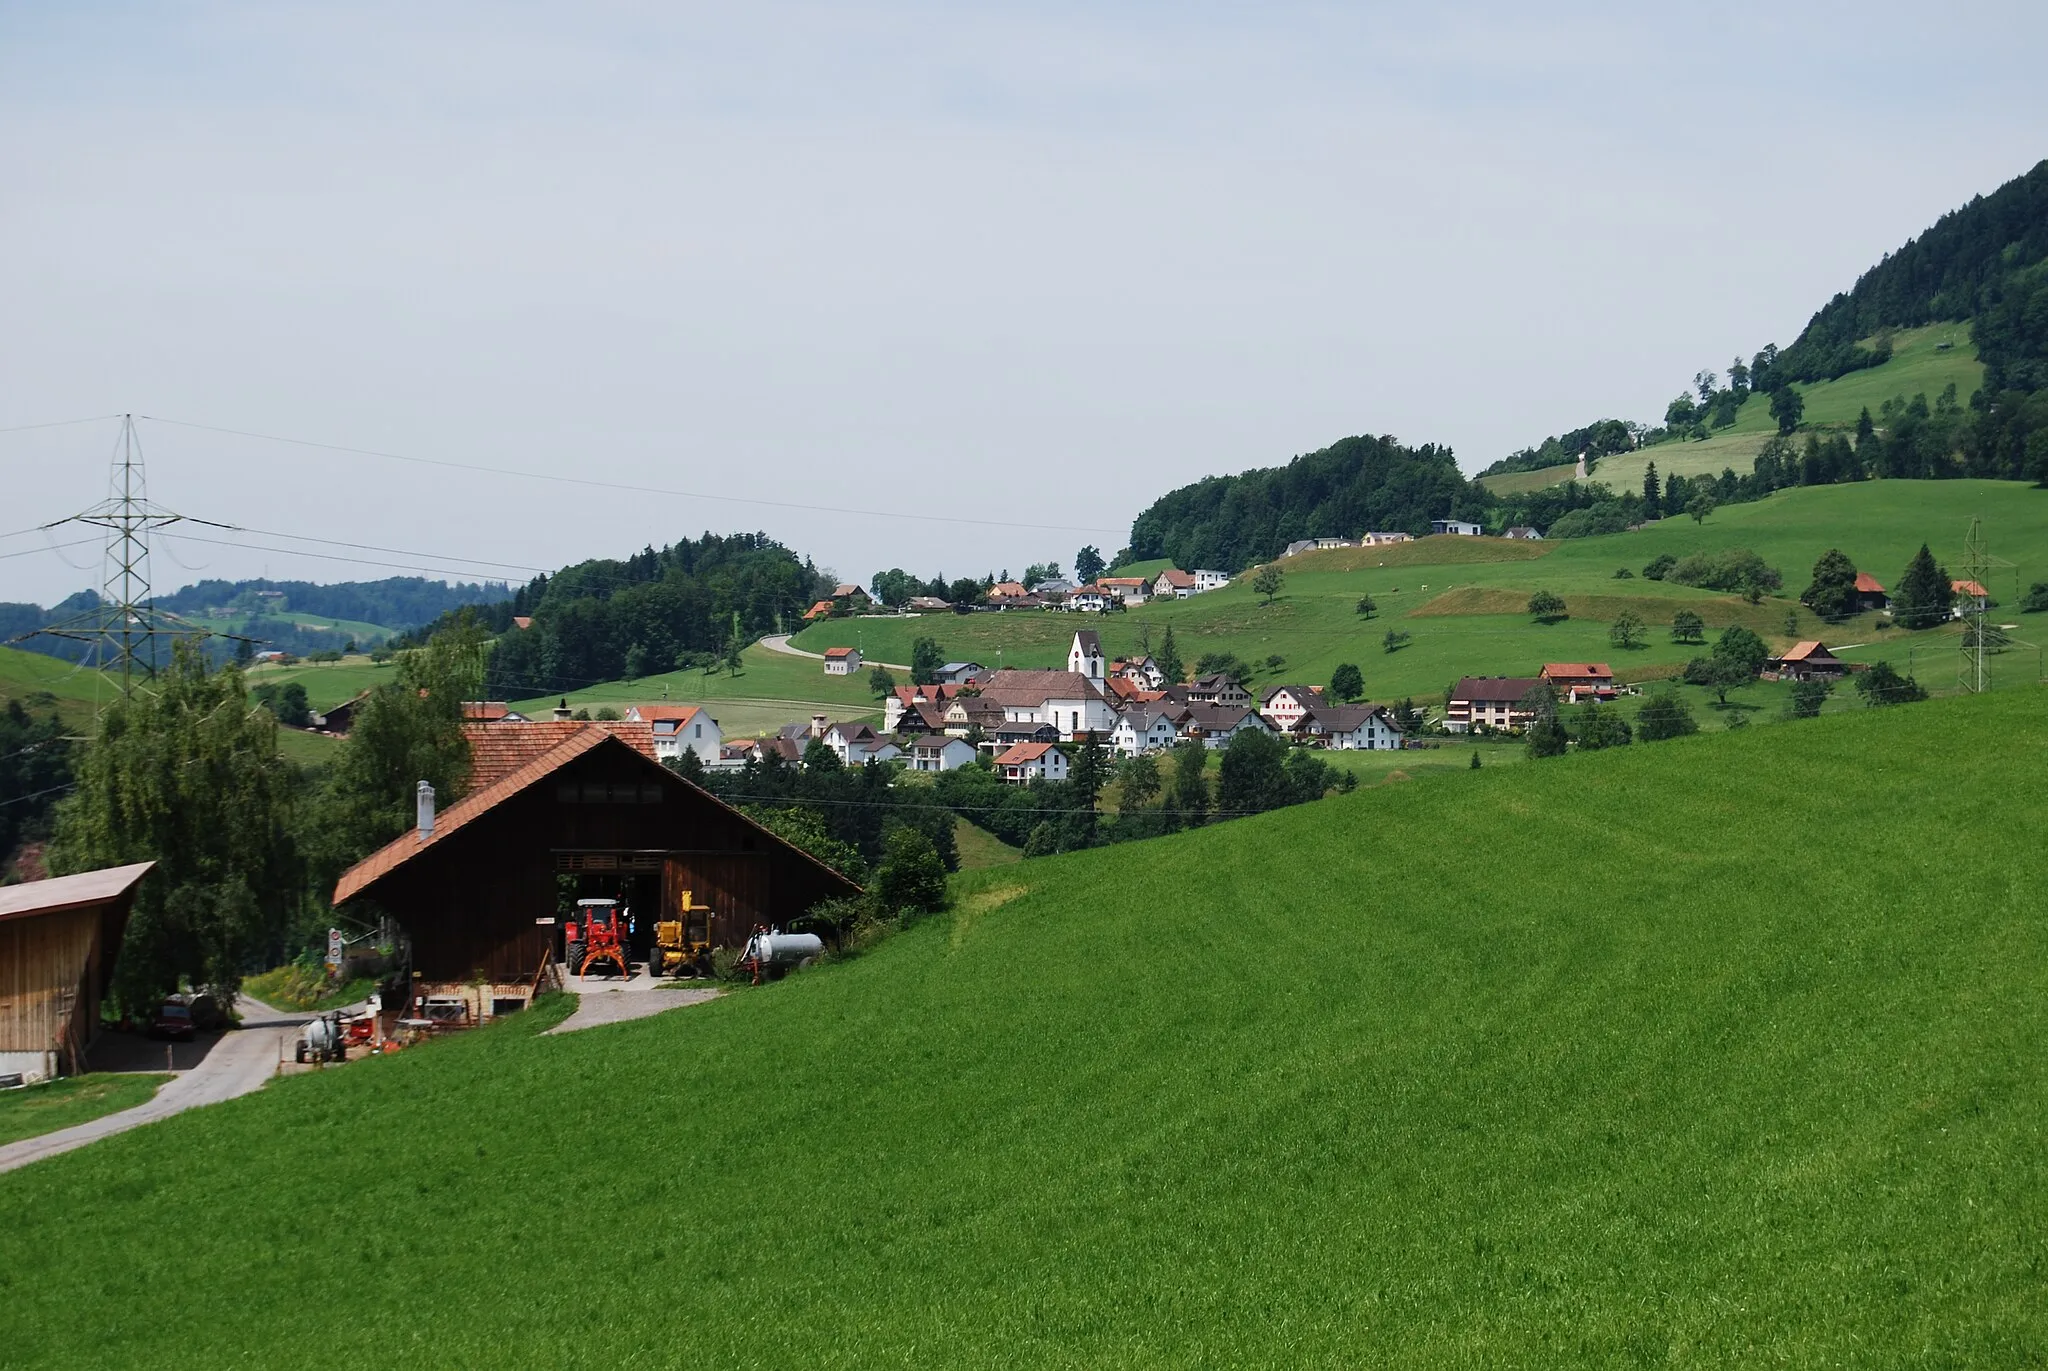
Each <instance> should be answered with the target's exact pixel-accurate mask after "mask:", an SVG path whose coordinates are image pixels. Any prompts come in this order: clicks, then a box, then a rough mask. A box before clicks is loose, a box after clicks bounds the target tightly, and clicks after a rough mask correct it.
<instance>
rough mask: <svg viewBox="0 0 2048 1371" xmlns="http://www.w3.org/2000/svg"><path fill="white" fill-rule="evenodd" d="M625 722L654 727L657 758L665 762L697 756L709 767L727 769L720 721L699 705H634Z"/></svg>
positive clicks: (629, 709)
mask: <svg viewBox="0 0 2048 1371" xmlns="http://www.w3.org/2000/svg"><path fill="white" fill-rule="evenodd" d="M626 721H627V722H628V723H635V724H640V723H644V724H652V725H653V726H654V755H655V756H656V757H658V758H660V759H661V760H662V761H664V762H667V761H673V760H674V759H675V758H677V757H680V756H682V755H683V754H684V753H685V752H694V753H696V754H697V760H698V761H700V762H702V763H704V765H705V766H707V767H715V766H722V765H724V761H723V759H722V757H721V754H720V748H721V747H722V745H723V743H724V739H723V738H722V737H721V736H720V734H719V731H718V720H716V719H714V718H712V717H711V716H710V715H709V714H706V713H705V712H704V710H703V709H702V707H700V706H698V705H632V706H629V707H628V708H627V710H626Z"/></svg>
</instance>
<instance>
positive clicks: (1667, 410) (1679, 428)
mask: <svg viewBox="0 0 2048 1371" xmlns="http://www.w3.org/2000/svg"><path fill="white" fill-rule="evenodd" d="M1699 421H1700V411H1699V406H1698V405H1696V404H1694V403H1693V399H1692V396H1691V395H1690V394H1683V395H1680V396H1679V397H1678V398H1677V399H1676V400H1673V401H1672V402H1671V403H1670V404H1668V405H1666V406H1665V407H1664V427H1666V428H1668V429H1670V430H1671V431H1672V432H1673V433H1688V432H1690V431H1691V430H1692V427H1693V425H1694V424H1697V423H1698V422H1699Z"/></svg>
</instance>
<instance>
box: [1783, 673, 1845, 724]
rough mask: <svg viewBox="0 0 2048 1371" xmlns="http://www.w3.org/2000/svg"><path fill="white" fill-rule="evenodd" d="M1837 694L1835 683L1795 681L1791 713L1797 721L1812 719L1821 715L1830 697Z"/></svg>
mask: <svg viewBox="0 0 2048 1371" xmlns="http://www.w3.org/2000/svg"><path fill="white" fill-rule="evenodd" d="M1834 693H1835V683H1834V682H1833V681H1794V682H1793V683H1792V705H1791V713H1792V717H1793V718H1795V719H1811V718H1814V717H1815V716H1816V715H1818V714H1819V713H1820V707H1821V706H1822V705H1824V704H1826V703H1827V700H1828V696H1830V695H1832V694H1834Z"/></svg>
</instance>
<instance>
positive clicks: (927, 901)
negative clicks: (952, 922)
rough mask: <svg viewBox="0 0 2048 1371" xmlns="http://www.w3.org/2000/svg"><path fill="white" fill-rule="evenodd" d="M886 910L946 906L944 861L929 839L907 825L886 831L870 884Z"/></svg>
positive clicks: (915, 910)
mask: <svg viewBox="0 0 2048 1371" xmlns="http://www.w3.org/2000/svg"><path fill="white" fill-rule="evenodd" d="M870 888H871V889H872V890H873V891H874V899H875V903H876V904H877V905H879V906H880V907H881V909H882V910H883V911H884V912H885V913H892V914H893V913H896V912H898V911H908V912H914V913H920V914H923V913H929V912H931V911H934V910H939V909H944V908H945V907H946V861H945V858H943V857H941V856H940V855H939V850H938V848H937V847H936V846H934V845H933V843H932V840H931V839H930V838H928V837H926V836H925V835H924V833H923V832H922V831H920V830H918V829H915V828H912V827H910V826H908V825H903V826H901V827H898V828H892V829H890V830H889V836H888V839H887V840H886V842H885V844H884V846H883V850H882V862H881V865H879V866H877V867H876V868H875V879H874V882H873V884H872V885H871V887H870Z"/></svg>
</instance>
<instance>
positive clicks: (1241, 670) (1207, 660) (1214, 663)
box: [1195, 652, 1252, 685]
mask: <svg viewBox="0 0 2048 1371" xmlns="http://www.w3.org/2000/svg"><path fill="white" fill-rule="evenodd" d="M1195 675H1197V676H1228V677H1229V678H1230V679H1231V680H1233V681H1236V682H1237V683H1238V684H1239V685H1243V684H1244V683H1245V682H1246V681H1249V680H1250V679H1251V678H1252V669H1251V668H1250V667H1249V666H1246V665H1245V664H1244V662H1243V660H1242V659H1240V658H1239V657H1238V655H1237V654H1236V653H1235V652H1204V653H1203V654H1202V655H1201V656H1200V657H1198V658H1196V659H1195Z"/></svg>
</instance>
